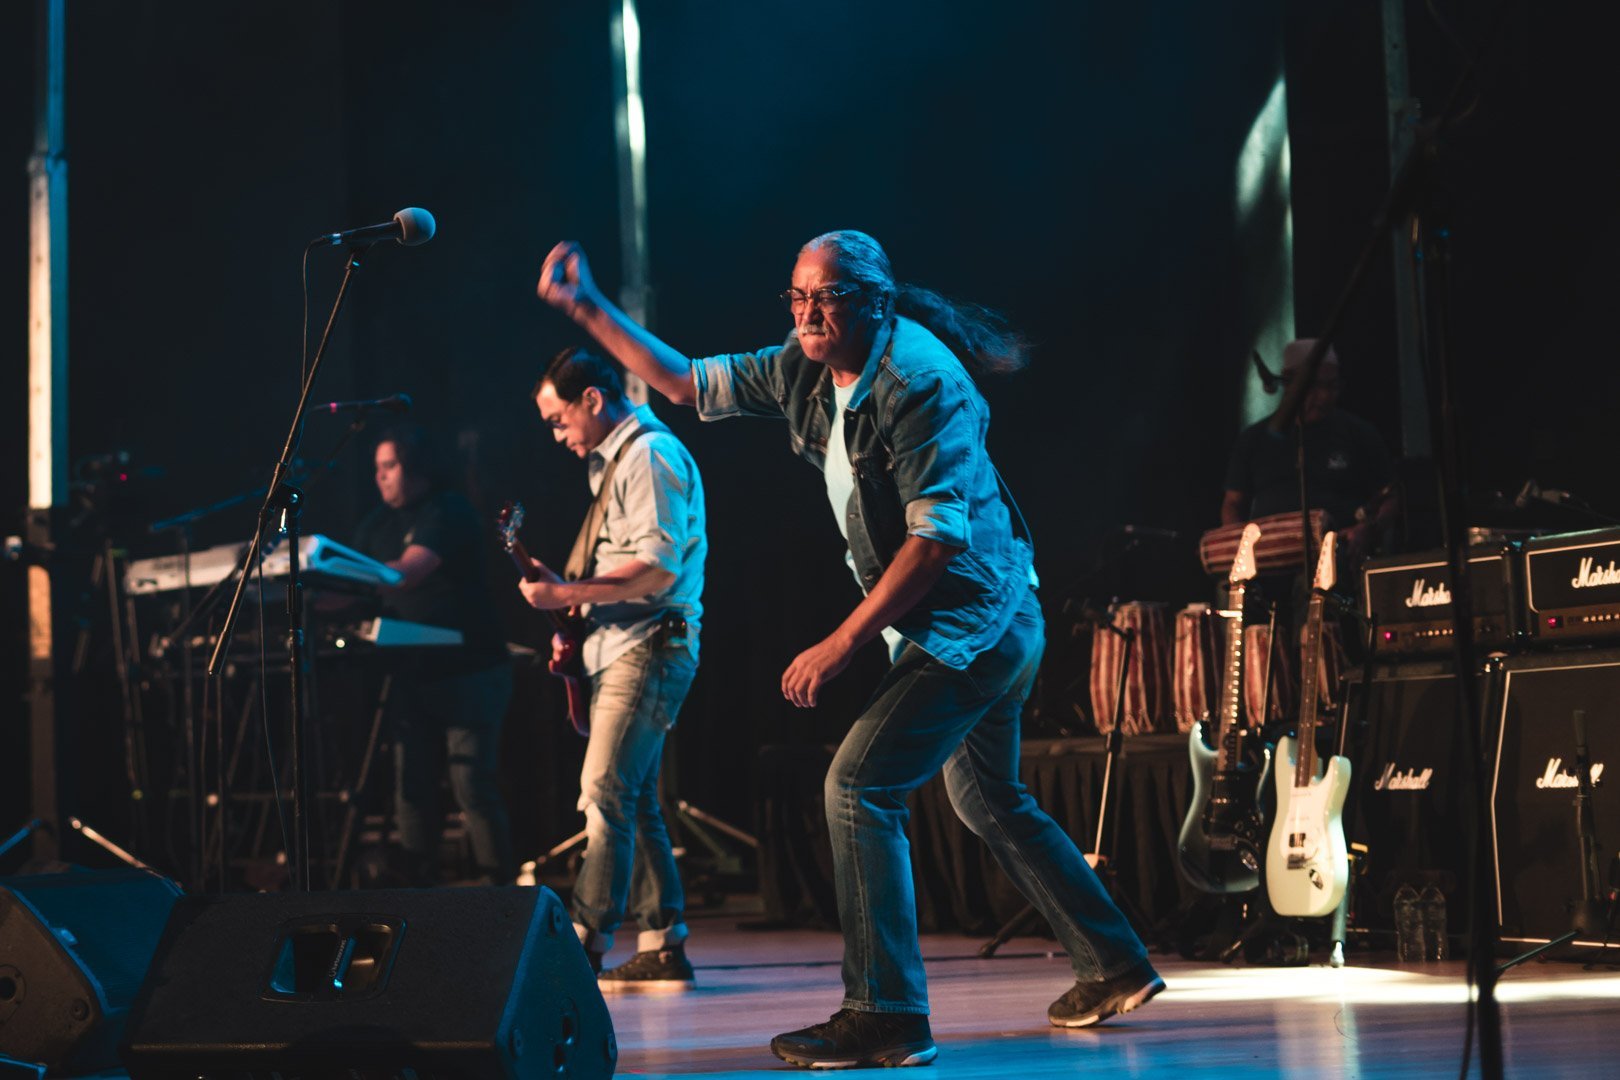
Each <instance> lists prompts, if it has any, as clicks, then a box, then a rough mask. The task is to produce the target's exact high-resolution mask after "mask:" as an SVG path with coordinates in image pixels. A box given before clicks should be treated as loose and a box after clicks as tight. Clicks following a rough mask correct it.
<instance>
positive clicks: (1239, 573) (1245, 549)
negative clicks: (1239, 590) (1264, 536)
mask: <svg viewBox="0 0 1620 1080" xmlns="http://www.w3.org/2000/svg"><path fill="white" fill-rule="evenodd" d="M1259 542H1260V526H1258V525H1256V524H1255V523H1254V522H1252V521H1251V522H1249V523H1248V524H1247V525H1246V526H1244V528H1243V536H1242V537H1241V538H1240V539H1239V540H1238V549H1237V557H1236V558H1234V559H1233V560H1232V573H1231V574H1230V575H1229V576H1228V577H1227V581H1228V582H1230V583H1231V584H1233V585H1237V584H1240V583H1242V582H1245V581H1248V580H1249V579H1250V578H1252V577H1254V545H1256V544H1258V543H1259Z"/></svg>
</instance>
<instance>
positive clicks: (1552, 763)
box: [1536, 757, 1603, 788]
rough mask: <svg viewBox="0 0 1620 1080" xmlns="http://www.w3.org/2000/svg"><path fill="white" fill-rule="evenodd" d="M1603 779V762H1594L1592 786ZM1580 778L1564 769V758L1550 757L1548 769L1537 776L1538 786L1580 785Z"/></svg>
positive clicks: (1562, 786) (1563, 786) (1561, 786)
mask: <svg viewBox="0 0 1620 1080" xmlns="http://www.w3.org/2000/svg"><path fill="white" fill-rule="evenodd" d="M1602 779H1603V762H1601V761H1594V762H1592V786H1593V787H1596V786H1597V785H1598V783H1599V782H1600V781H1601V780H1602ZM1579 786H1580V785H1579V782H1578V778H1577V777H1576V775H1575V774H1574V773H1573V772H1565V771H1564V759H1563V758H1556V757H1555V758H1548V759H1547V771H1546V772H1544V773H1542V774H1541V775H1540V776H1538V777H1536V787H1538V788H1572V787H1579Z"/></svg>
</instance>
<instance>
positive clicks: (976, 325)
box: [800, 229, 1029, 375]
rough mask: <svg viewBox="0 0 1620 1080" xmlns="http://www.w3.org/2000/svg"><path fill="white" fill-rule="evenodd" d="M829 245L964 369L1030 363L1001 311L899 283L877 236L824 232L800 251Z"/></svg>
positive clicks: (996, 369)
mask: <svg viewBox="0 0 1620 1080" xmlns="http://www.w3.org/2000/svg"><path fill="white" fill-rule="evenodd" d="M819 249H826V250H829V251H831V252H832V253H833V254H834V255H836V256H837V258H838V262H839V265H840V267H841V268H842V270H843V272H844V274H845V275H846V276H848V277H849V278H850V279H851V280H852V281H855V282H857V283H859V284H861V285H865V286H867V287H868V288H870V289H871V290H872V291H873V292H875V293H876V294H877V295H878V296H879V297H880V299H881V300H882V304H883V307H884V308H885V309H887V308H890V307H892V308H893V310H894V311H895V313H896V314H899V315H904V316H905V317H906V318H908V319H913V320H915V321H916V322H919V323H921V324H922V325H923V326H925V327H927V328H928V331H929V332H930V333H932V334H933V335H934V336H935V337H937V338H939V340H940V341H942V342H944V343H945V347H946V348H948V349H950V350H951V352H953V353H955V354H956V358H957V359H958V360H960V361H961V362H962V364H963V366H964V367H966V368H967V369H968V370H969V371H972V372H974V373H976V374H989V375H1010V374H1012V373H1013V372H1016V371H1021V370H1023V369H1024V368H1025V367H1027V366H1028V365H1029V341H1028V339H1026V338H1025V337H1024V336H1023V335H1022V334H1020V333H1018V332H1017V331H1016V330H1013V329H1011V328H1010V327H1008V325H1007V320H1006V318H1005V317H1004V316H1002V315H1001V314H1000V313H999V312H996V311H992V310H991V309H989V308H987V307H983V306H981V305H979V304H973V303H967V302H962V301H956V300H951V299H950V298H948V297H945V296H942V295H940V294H939V293H937V292H935V291H934V290H932V289H925V288H923V287H922V286H920V285H908V284H897V283H896V282H895V280H894V271H893V270H892V269H891V268H890V266H889V256H888V254H887V253H886V252H885V251H884V250H883V247H882V245H880V244H879V243H878V242H877V241H876V240H875V239H873V238H872V237H871V236H869V235H868V234H866V233H863V232H860V231H859V230H856V229H840V230H838V231H836V232H829V233H823V234H821V235H820V236H818V237H816V238H815V239H814V240H811V241H810V242H809V243H808V244H805V245H804V247H803V248H801V249H800V252H801V254H802V253H803V252H806V251H815V250H819Z"/></svg>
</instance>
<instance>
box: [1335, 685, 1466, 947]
mask: <svg viewBox="0 0 1620 1080" xmlns="http://www.w3.org/2000/svg"><path fill="white" fill-rule="evenodd" d="M1481 688H1482V690H1483V680H1481ZM1344 698H1345V704H1344V724H1345V729H1344V734H1345V739H1344V749H1343V752H1344V753H1345V754H1346V755H1347V756H1348V757H1349V758H1350V760H1351V762H1352V764H1353V768H1352V770H1351V780H1350V793H1349V797H1348V799H1347V801H1346V803H1345V808H1344V823H1345V834H1346V839H1348V840H1349V841H1350V842H1351V843H1359V844H1363V845H1365V846H1366V848H1367V852H1366V856H1365V862H1364V871H1365V872H1364V873H1362V874H1360V875H1357V881H1356V882H1355V883H1354V886H1355V892H1354V895H1353V906H1354V911H1355V925H1356V926H1357V927H1358V928H1359V929H1362V930H1372V931H1385V932H1387V931H1392V930H1393V929H1394V928H1395V920H1394V897H1395V891H1396V890H1397V889H1398V888H1399V887H1400V886H1402V885H1412V886H1414V887H1416V888H1419V889H1421V888H1422V887H1423V886H1424V885H1429V884H1432V885H1435V886H1437V887H1438V888H1439V889H1440V890H1441V891H1442V892H1443V893H1445V895H1446V898H1447V900H1448V901H1454V902H1453V903H1452V904H1451V932H1452V933H1453V934H1457V933H1462V932H1464V930H1465V922H1466V912H1467V905H1466V904H1463V903H1461V902H1460V898H1461V897H1462V896H1465V895H1466V890H1467V886H1468V863H1467V852H1468V849H1469V838H1470V837H1471V836H1473V835H1474V833H1475V829H1474V814H1473V811H1472V810H1471V809H1470V802H1469V792H1470V790H1471V789H1472V788H1473V786H1474V785H1473V777H1472V775H1471V771H1470V768H1469V763H1468V755H1467V753H1466V752H1465V745H1466V739H1465V734H1464V732H1462V731H1461V730H1459V728H1458V723H1457V680H1456V676H1455V675H1454V674H1453V668H1452V665H1451V663H1450V662H1449V661H1436V660H1427V661H1408V662H1405V663H1401V664H1379V665H1376V666H1375V667H1374V668H1373V670H1372V681H1371V683H1365V682H1364V681H1363V679H1362V672H1361V671H1360V670H1359V669H1358V670H1355V671H1352V672H1350V673H1348V676H1347V679H1346V684H1345V695H1344Z"/></svg>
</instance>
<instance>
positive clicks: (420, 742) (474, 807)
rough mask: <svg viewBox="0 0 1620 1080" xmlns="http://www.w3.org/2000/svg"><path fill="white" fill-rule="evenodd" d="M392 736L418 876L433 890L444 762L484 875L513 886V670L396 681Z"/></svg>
mask: <svg viewBox="0 0 1620 1080" xmlns="http://www.w3.org/2000/svg"><path fill="white" fill-rule="evenodd" d="M389 699H390V700H389V713H390V716H391V718H392V720H393V731H394V780H395V786H394V792H395V795H394V817H395V820H396V822H397V823H398V825H399V841H400V846H401V847H402V848H404V849H405V853H406V855H407V857H409V858H410V860H411V862H412V863H413V866H412V874H413V876H414V877H417V878H419V879H420V881H421V883H422V884H430V883H431V882H432V878H433V876H434V874H435V870H436V867H437V864H438V849H439V833H440V820H441V819H440V817H439V814H440V811H439V777H440V776H441V775H442V772H441V770H442V769H443V767H444V764H445V763H448V765H449V769H450V790H451V791H452V792H453V793H454V794H455V797H456V803H457V804H458V805H459V806H460V807H461V813H462V818H463V820H464V821H465V822H466V826H467V838H468V840H469V841H470V842H471V843H472V850H473V858H474V859H475V860H476V861H477V863H478V869H479V872H480V873H483V874H487V875H488V876H489V877H490V878H491V879H493V880H494V881H496V882H497V883H501V884H504V883H506V882H509V881H511V880H512V876H513V871H514V869H515V866H514V862H513V857H512V824H511V819H510V818H509V817H508V816H507V813H506V805H505V804H504V803H503V802H502V801H501V788H500V778H499V776H498V774H497V771H496V765H497V762H498V761H499V759H500V749H501V723H502V721H503V720H505V718H506V706H507V704H508V703H509V702H510V701H511V700H512V669H511V668H510V667H508V666H507V665H506V664H504V663H502V664H496V665H495V666H494V667H489V668H485V669H484V670H482V671H474V672H471V673H469V674H466V675H450V676H445V677H442V678H433V679H418V678H411V677H407V676H401V675H396V676H395V678H394V685H393V689H392V690H391V691H390V693H389Z"/></svg>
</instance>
